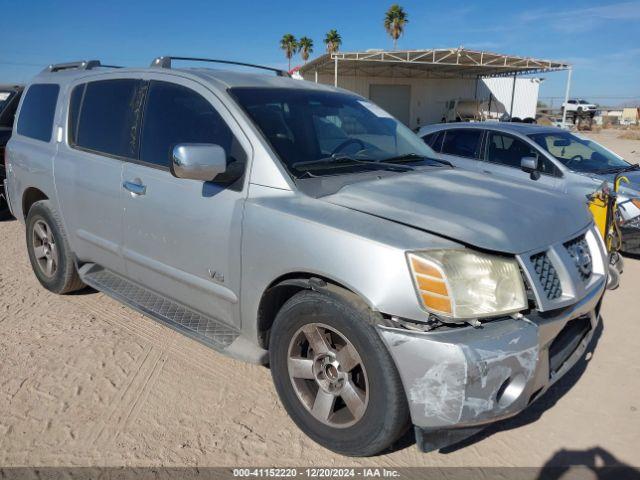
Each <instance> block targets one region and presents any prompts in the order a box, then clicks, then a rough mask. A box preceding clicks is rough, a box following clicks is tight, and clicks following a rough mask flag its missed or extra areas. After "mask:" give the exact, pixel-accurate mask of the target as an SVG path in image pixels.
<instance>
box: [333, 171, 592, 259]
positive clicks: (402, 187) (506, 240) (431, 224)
mask: <svg viewBox="0 0 640 480" xmlns="http://www.w3.org/2000/svg"><path fill="white" fill-rule="evenodd" d="M322 199H323V200H325V201H327V202H330V203H332V204H335V205H341V206H343V207H346V208H350V209H353V210H358V211H361V212H364V213H368V214H371V215H375V216H377V217H382V218H385V219H388V220H391V221H394V222H399V223H402V224H406V225H409V226H412V227H415V228H418V229H421V230H425V231H428V232H432V233H434V234H436V235H440V236H443V237H447V238H450V239H452V240H456V241H459V242H462V243H465V244H468V245H472V246H476V247H478V248H482V249H486V250H492V251H496V252H503V253H511V254H518V253H522V252H527V251H530V250H537V249H540V250H542V249H544V248H547V247H548V246H549V245H551V244H552V243H555V242H558V241H560V240H563V239H565V238H567V237H569V236H570V235H572V234H574V233H576V232H578V231H579V230H581V229H582V228H585V227H586V226H587V225H588V224H589V223H590V222H591V215H590V214H589V211H588V210H587V208H586V206H585V204H582V203H580V202H578V201H575V200H573V201H572V200H570V197H568V196H566V195H562V194H557V193H555V192H552V191H549V190H544V189H542V188H539V187H536V186H532V185H525V184H522V183H520V182H510V181H509V180H506V179H501V178H498V177H495V176H491V175H481V174H479V173H475V172H469V171H464V170H455V169H446V170H445V169H443V170H430V171H428V172H414V173H405V174H402V175H397V176H392V177H385V178H382V179H380V180H369V181H364V182H358V183H353V184H350V185H347V186H345V187H343V188H342V189H340V191H338V192H337V193H334V194H332V195H329V196H326V197H323V198H322Z"/></svg>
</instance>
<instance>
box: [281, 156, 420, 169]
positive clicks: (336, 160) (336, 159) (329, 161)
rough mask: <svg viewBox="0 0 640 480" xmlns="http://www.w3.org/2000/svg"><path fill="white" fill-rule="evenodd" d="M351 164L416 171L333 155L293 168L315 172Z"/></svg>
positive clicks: (383, 163) (403, 166)
mask: <svg viewBox="0 0 640 480" xmlns="http://www.w3.org/2000/svg"><path fill="white" fill-rule="evenodd" d="M351 164H356V165H359V164H360V165H370V166H372V167H380V168H381V169H387V170H394V171H400V172H409V171H411V170H414V168H413V167H410V166H408V165H402V166H400V165H394V164H393V163H386V162H382V161H378V160H373V159H364V158H355V157H351V156H349V155H332V156H330V157H324V158H318V159H316V160H306V161H304V162H296V163H294V164H292V165H291V166H292V167H293V168H295V169H297V170H300V171H308V170H313V169H314V168H315V167H318V166H322V165H326V166H332V165H336V166H340V167H348V166H351Z"/></svg>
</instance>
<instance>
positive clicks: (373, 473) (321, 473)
mask: <svg viewBox="0 0 640 480" xmlns="http://www.w3.org/2000/svg"><path fill="white" fill-rule="evenodd" d="M233 476H234V477H238V478H244V477H264V478H287V477H290V478H296V477H302V478H354V477H360V478H382V477H386V478H394V477H399V476H400V473H399V472H398V471H397V470H393V469H387V468H304V469H300V470H298V469H296V468H234V469H233Z"/></svg>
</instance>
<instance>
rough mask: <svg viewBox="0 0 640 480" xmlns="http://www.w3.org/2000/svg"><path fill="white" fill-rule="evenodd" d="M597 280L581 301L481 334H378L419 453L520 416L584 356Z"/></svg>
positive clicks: (489, 326)
mask: <svg viewBox="0 0 640 480" xmlns="http://www.w3.org/2000/svg"><path fill="white" fill-rule="evenodd" d="M604 288H605V281H604V279H603V280H602V281H601V282H600V284H599V285H598V286H597V288H594V289H593V290H592V291H591V292H590V293H589V294H588V295H587V296H586V297H585V298H584V299H583V300H582V301H580V302H579V303H578V304H575V305H573V306H571V307H567V308H564V309H562V310H560V311H556V312H550V313H548V314H545V315H542V314H536V315H530V316H528V317H525V318H521V319H513V318H507V319H503V320H496V321H492V322H488V323H486V324H484V325H483V326H482V327H481V328H472V327H460V328H457V329H449V330H442V331H439V330H436V331H434V332H426V333H422V332H411V331H407V330H400V329H396V328H387V327H379V331H380V334H381V336H382V338H383V340H384V342H385V344H386V345H387V347H388V348H389V351H390V352H391V355H392V357H393V359H394V361H395V364H396V366H397V368H398V371H399V372H400V376H401V378H402V382H403V386H404V389H405V393H406V395H407V400H408V402H409V409H410V412H411V419H412V422H413V424H414V425H415V426H416V427H418V431H419V433H420V435H418V443H419V446H420V447H421V448H422V449H423V450H424V451H430V450H435V449H439V448H442V447H445V446H447V445H449V444H451V443H455V442H456V441H459V440H461V439H462V438H464V437H467V436H469V435H471V434H473V433H475V432H476V431H478V430H480V429H481V428H482V427H483V426H484V425H486V424H489V423H492V422H495V421H497V420H501V419H504V418H508V417H511V416H513V415H516V414H517V413H519V412H521V411H522V410H524V409H525V408H526V407H527V406H528V405H529V404H530V403H531V402H532V401H533V400H535V399H536V398H538V397H539V396H540V395H542V394H543V393H544V392H545V391H546V390H547V389H548V388H549V387H550V386H551V385H553V384H554V383H555V382H556V381H557V380H558V379H559V378H560V377H562V376H563V375H564V374H565V373H566V372H567V371H568V370H569V369H570V368H571V367H572V366H573V365H574V364H575V363H576V362H577V361H578V359H579V358H580V357H581V356H582V355H583V353H584V351H585V349H586V348H587V345H588V344H589V342H590V341H591V338H592V336H593V332H594V330H595V328H596V325H597V323H598V321H599V315H598V310H599V304H600V300H601V298H602V295H603V292H604Z"/></svg>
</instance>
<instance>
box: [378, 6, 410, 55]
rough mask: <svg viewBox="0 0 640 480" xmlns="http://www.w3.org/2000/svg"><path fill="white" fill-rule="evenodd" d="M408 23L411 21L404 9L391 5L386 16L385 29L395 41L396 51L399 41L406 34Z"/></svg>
mask: <svg viewBox="0 0 640 480" xmlns="http://www.w3.org/2000/svg"><path fill="white" fill-rule="evenodd" d="M407 23H409V19H408V18H407V12H405V11H404V8H402V7H401V6H400V5H398V4H397V3H394V4H393V5H391V7H389V10H387V13H386V14H385V16H384V29H385V30H386V31H387V33H388V34H389V36H390V37H391V38H392V39H393V49H394V50H396V47H397V46H398V39H399V38H400V37H401V36H402V34H403V33H404V27H405V25H406V24H407Z"/></svg>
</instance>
